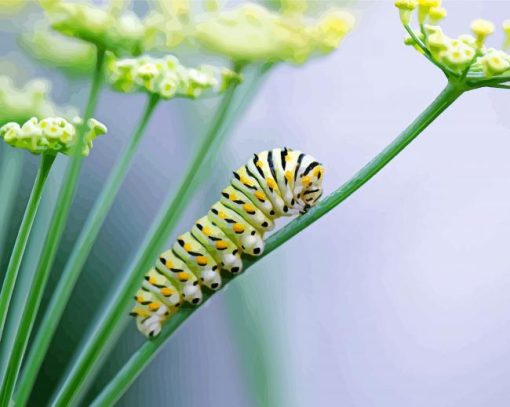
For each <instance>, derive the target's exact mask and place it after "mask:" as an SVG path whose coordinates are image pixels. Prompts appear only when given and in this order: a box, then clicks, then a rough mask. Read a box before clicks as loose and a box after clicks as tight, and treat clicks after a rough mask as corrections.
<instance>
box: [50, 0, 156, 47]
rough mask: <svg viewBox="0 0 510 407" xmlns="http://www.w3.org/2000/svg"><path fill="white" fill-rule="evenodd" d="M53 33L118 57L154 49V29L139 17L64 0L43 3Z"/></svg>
mask: <svg viewBox="0 0 510 407" xmlns="http://www.w3.org/2000/svg"><path fill="white" fill-rule="evenodd" d="M43 6H44V7H45V10H46V13H47V15H48V17H49V18H50V21H51V25H52V27H53V29H55V30H57V31H59V32H60V33H62V34H64V35H67V36H70V37H75V38H79V39H81V40H84V41H87V42H90V43H92V44H94V45H96V46H97V47H98V48H100V49H104V50H108V51H111V52H113V53H115V54H117V55H122V54H129V55H139V54H141V53H142V52H143V51H144V50H146V49H147V48H148V47H150V46H151V44H152V42H153V38H154V30H153V27H152V26H151V25H150V24H148V23H147V21H142V20H141V19H140V18H139V17H138V16H137V15H136V14H135V13H133V12H131V11H129V10H128V11H124V12H122V13H118V11H117V10H107V9H103V8H101V7H99V6H96V5H93V4H86V3H70V2H66V1H63V0H55V1H46V2H44V3H43Z"/></svg>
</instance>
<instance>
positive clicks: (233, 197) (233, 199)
mask: <svg viewBox="0 0 510 407" xmlns="http://www.w3.org/2000/svg"><path fill="white" fill-rule="evenodd" d="M228 199H230V200H231V201H235V200H236V199H237V197H236V194H234V193H231V194H230V195H229V196H228Z"/></svg>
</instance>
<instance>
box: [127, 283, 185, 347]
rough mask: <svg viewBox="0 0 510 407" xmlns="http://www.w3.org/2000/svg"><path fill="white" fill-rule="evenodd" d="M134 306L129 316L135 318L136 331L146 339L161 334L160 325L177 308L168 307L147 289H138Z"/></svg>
mask: <svg viewBox="0 0 510 407" xmlns="http://www.w3.org/2000/svg"><path fill="white" fill-rule="evenodd" d="M135 301H136V303H137V304H136V305H135V306H134V307H133V309H132V310H131V315H132V316H134V317H136V324H137V326H138V330H139V331H140V332H142V333H143V334H144V335H145V336H147V337H152V336H156V335H158V334H159V333H160V332H161V326H162V324H163V323H164V322H165V321H166V320H167V319H168V318H169V317H170V316H171V315H173V314H174V313H175V312H176V310H177V308H176V307H168V306H167V305H165V304H164V303H163V301H162V300H161V299H160V298H158V297H157V296H156V294H154V293H152V292H151V291H149V290H147V289H145V290H144V289H143V288H142V289H140V290H138V291H137V293H136V295H135Z"/></svg>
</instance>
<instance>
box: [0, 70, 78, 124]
mask: <svg viewBox="0 0 510 407" xmlns="http://www.w3.org/2000/svg"><path fill="white" fill-rule="evenodd" d="M50 89H51V85H50V84H49V82H47V81H45V80H41V79H34V80H31V81H30V82H28V83H27V84H26V85H25V86H24V87H23V88H17V87H16V86H15V85H14V83H13V81H12V79H10V78H9V77H7V76H0V125H2V124H5V123H7V122H9V121H12V122H17V123H19V124H21V123H23V122H25V121H26V120H28V119H29V118H31V117H32V116H35V117H37V118H43V117H47V116H55V115H57V114H59V115H63V116H65V117H71V116H73V115H75V114H76V113H75V112H73V111H72V110H71V109H65V111H61V110H60V109H57V107H56V106H55V105H54V104H53V102H51V100H50V99H49V97H48V93H49V91H50Z"/></svg>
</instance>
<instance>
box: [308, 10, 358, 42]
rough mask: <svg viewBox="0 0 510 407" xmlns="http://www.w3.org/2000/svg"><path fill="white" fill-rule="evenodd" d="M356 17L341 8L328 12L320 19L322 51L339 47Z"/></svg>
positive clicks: (319, 28)
mask: <svg viewBox="0 0 510 407" xmlns="http://www.w3.org/2000/svg"><path fill="white" fill-rule="evenodd" d="M353 26H354V17H353V16H352V15H351V14H349V13H346V12H344V11H340V10H333V11H330V12H329V13H326V14H325V15H324V16H323V17H322V18H321V19H320V21H319V25H318V27H317V28H318V30H319V33H318V35H319V38H320V41H321V43H322V51H323V52H330V51H332V50H334V49H336V48H338V46H339V44H340V41H342V39H343V38H344V37H345V36H346V35H347V33H349V31H351V30H352V27H353Z"/></svg>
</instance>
